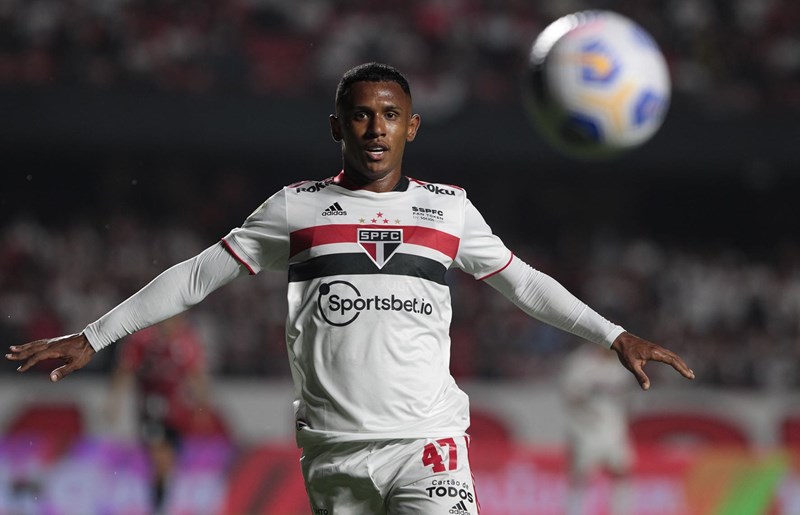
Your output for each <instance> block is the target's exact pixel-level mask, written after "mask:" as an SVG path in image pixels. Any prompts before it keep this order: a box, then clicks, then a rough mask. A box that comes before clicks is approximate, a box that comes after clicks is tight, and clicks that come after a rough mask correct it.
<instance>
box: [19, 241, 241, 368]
mask: <svg viewBox="0 0 800 515" xmlns="http://www.w3.org/2000/svg"><path fill="white" fill-rule="evenodd" d="M246 273H247V270H246V269H245V267H243V266H241V265H240V264H239V262H238V261H236V260H235V259H234V258H233V257H231V255H230V254H228V252H227V251H226V250H225V249H224V248H223V247H222V245H221V244H215V245H213V246H211V247H209V248H208V249H206V250H204V251H203V252H201V253H200V254H198V255H197V256H195V257H193V258H191V259H189V260H186V261H184V262H182V263H179V264H177V265H175V266H173V267H172V268H170V269H168V270H166V271H165V272H163V273H162V274H161V275H159V276H158V277H156V278H155V279H153V280H152V281H151V282H150V283H149V284H148V285H147V286H145V287H144V288H142V289H141V290H139V291H138V292H136V293H135V294H134V295H132V296H131V297H130V298H128V299H127V300H126V301H124V302H122V303H121V304H119V305H118V306H117V307H115V308H114V309H112V310H111V311H109V312H108V313H106V314H105V315H103V317H101V318H100V319H99V320H97V321H96V322H94V323H92V324H89V325H88V326H87V327H86V329H84V330H83V332H81V333H80V334H72V335H68V336H61V337H58V338H52V339H46V340H37V341H34V342H30V343H26V344H24V345H14V346H11V347H10V348H9V353H8V354H6V359H9V360H11V361H21V362H22V364H21V365H20V366H19V368H18V369H17V370H18V371H20V372H25V371H26V370H29V369H30V368H31V367H32V366H34V365H35V364H36V363H38V362H40V361H42V360H44V359H53V358H55V359H59V360H61V361H62V362H63V363H64V364H63V365H62V366H60V367H58V368H56V369H55V370H53V371H52V372H51V373H50V380H51V381H59V380H61V379H63V378H64V377H65V376H66V375H68V374H70V373H72V372H74V371H75V370H78V369H80V368H82V367H84V366H86V364H87V363H89V361H91V359H92V356H94V354H95V352H96V351H98V350H100V349H102V348H103V347H106V346H107V345H110V344H111V343H113V342H115V341H117V340H119V339H120V338H122V337H123V336H126V335H128V334H131V333H134V332H136V331H138V330H140V329H144V328H145V327H149V326H151V325H154V324H157V323H159V322H161V321H163V320H166V319H167V318H169V317H172V316H174V315H177V314H178V313H181V312H183V311H185V310H187V309H189V308H190V307H192V306H194V305H195V304H197V303H199V302H200V301H202V300H203V299H204V298H206V296H208V294H210V293H211V292H212V291H214V290H216V289H217V288H219V287H221V286H223V285H225V284H227V283H229V282H230V281H232V280H233V279H234V278H236V277H238V276H240V275H243V274H246Z"/></svg>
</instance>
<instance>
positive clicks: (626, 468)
mask: <svg viewBox="0 0 800 515" xmlns="http://www.w3.org/2000/svg"><path fill="white" fill-rule="evenodd" d="M628 380H629V377H628V375H627V374H626V373H625V371H624V370H623V368H622V367H620V366H619V363H618V362H617V359H616V356H615V355H614V352H612V351H611V350H609V349H604V348H602V347H600V346H597V345H584V346H581V347H578V348H577V349H576V350H574V351H572V352H571V353H570V355H569V356H567V359H566V360H565V361H564V368H563V370H562V371H561V375H560V377H559V387H560V390H561V394H562V396H563V400H564V405H565V412H566V422H567V447H568V452H569V455H568V458H569V471H568V472H569V495H568V498H567V510H566V512H565V513H566V515H580V514H582V513H591V512H593V511H594V510H591V509H587V507H586V506H585V503H586V501H587V495H586V490H587V488H588V486H589V483H590V481H591V479H592V475H593V474H594V473H595V472H598V471H602V472H606V473H608V474H609V475H610V478H611V481H612V491H611V499H610V506H609V507H608V513H613V514H615V515H627V514H629V513H632V511H631V496H630V491H629V490H630V488H629V485H628V477H629V473H630V470H631V467H632V465H633V457H634V454H633V445H632V443H631V441H630V437H629V432H628V417H627V400H628V393H629V381H628Z"/></svg>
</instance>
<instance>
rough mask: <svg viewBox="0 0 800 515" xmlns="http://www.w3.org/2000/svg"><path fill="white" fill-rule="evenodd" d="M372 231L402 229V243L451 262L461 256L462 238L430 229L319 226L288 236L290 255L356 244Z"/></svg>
mask: <svg viewBox="0 0 800 515" xmlns="http://www.w3.org/2000/svg"><path fill="white" fill-rule="evenodd" d="M372 228H380V229H386V228H391V229H403V243H411V244H414V245H420V246H422V247H428V248H431V249H433V250H436V251H439V252H441V253H442V254H444V255H446V256H448V257H449V258H450V259H455V257H456V254H457V253H458V245H459V242H460V240H459V238H457V237H456V236H453V235H452V234H449V233H446V232H443V231H439V230H437V229H431V228H430V227H421V226H418V225H392V226H391V227H389V226H381V225H357V224H331V225H317V226H314V227H307V228H305V229H299V230H297V231H293V232H292V233H291V234H289V241H290V249H289V255H290V256H296V255H297V254H299V253H300V252H303V251H304V250H308V249H310V248H312V247H316V246H318V245H329V244H331V243H355V242H356V241H357V230H358V229H372Z"/></svg>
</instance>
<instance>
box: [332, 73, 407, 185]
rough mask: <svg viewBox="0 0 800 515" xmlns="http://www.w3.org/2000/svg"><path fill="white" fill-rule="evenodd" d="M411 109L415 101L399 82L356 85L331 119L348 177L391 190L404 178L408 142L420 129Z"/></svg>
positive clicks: (364, 183) (361, 182) (358, 83)
mask: <svg viewBox="0 0 800 515" xmlns="http://www.w3.org/2000/svg"><path fill="white" fill-rule="evenodd" d="M411 109H412V106H411V98H410V97H409V96H408V95H407V94H406V93H405V92H404V91H403V88H401V87H400V85H399V84H397V83H395V82H356V83H354V84H353V85H352V87H351V88H350V94H349V95H347V96H346V97H345V98H344V101H343V103H342V105H341V106H339V107H338V109H337V113H336V116H331V119H330V122H331V133H332V135H333V138H334V139H335V140H336V141H341V143H342V156H343V158H344V164H345V175H348V176H349V178H350V179H352V180H354V181H356V182H357V183H359V184H362V185H364V186H367V185H371V186H377V188H376V189H378V190H382V189H391V188H392V187H393V186H394V185H395V184H396V183H397V181H398V180H399V179H400V176H401V175H402V171H401V168H402V162H403V151H404V149H405V145H406V142H408V141H413V140H414V137H415V136H416V134H417V128H418V127H419V116H418V115H415V114H412V112H411ZM381 186H384V187H381ZM386 187H388V188H386ZM370 189H372V188H370Z"/></svg>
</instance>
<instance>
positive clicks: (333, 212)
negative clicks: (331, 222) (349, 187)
mask: <svg viewBox="0 0 800 515" xmlns="http://www.w3.org/2000/svg"><path fill="white" fill-rule="evenodd" d="M346 214H347V211H345V210H344V209H342V206H340V205H339V203H338V202H334V203H333V204H331V205H330V206H328V209H326V210H325V211H323V212H322V216H339V215H346Z"/></svg>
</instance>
